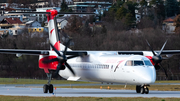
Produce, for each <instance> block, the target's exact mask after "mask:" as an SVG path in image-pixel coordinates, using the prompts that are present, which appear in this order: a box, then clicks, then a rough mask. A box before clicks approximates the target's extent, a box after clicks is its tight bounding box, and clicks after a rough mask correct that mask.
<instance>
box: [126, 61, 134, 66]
mask: <svg viewBox="0 0 180 101" xmlns="http://www.w3.org/2000/svg"><path fill="white" fill-rule="evenodd" d="M125 66H133V61H127V62H126V64H125Z"/></svg>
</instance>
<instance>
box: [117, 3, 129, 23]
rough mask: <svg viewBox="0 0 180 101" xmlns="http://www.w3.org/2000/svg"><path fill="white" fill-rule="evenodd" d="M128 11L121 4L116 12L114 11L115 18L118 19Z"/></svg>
mask: <svg viewBox="0 0 180 101" xmlns="http://www.w3.org/2000/svg"><path fill="white" fill-rule="evenodd" d="M127 12H128V10H127V9H126V8H124V7H123V6H122V7H120V8H119V9H118V10H117V12H116V19H118V20H120V19H122V18H123V17H125V16H126V13H127Z"/></svg>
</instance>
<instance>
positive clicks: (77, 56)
mask: <svg viewBox="0 0 180 101" xmlns="http://www.w3.org/2000/svg"><path fill="white" fill-rule="evenodd" d="M78 56H79V55H73V56H69V57H67V59H71V58H75V57H78Z"/></svg>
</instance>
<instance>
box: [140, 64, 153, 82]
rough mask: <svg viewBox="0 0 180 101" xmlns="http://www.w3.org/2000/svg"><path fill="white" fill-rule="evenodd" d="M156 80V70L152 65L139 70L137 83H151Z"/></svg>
mask: <svg viewBox="0 0 180 101" xmlns="http://www.w3.org/2000/svg"><path fill="white" fill-rule="evenodd" d="M155 80H156V70H155V68H154V67H153V66H152V67H144V69H143V70H141V73H140V72H139V80H138V81H139V83H141V84H151V83H154V82H155Z"/></svg>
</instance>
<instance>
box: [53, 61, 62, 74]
mask: <svg viewBox="0 0 180 101" xmlns="http://www.w3.org/2000/svg"><path fill="white" fill-rule="evenodd" d="M60 69H61V63H59V64H58V66H57V69H56V72H55V74H54V77H57V75H58V73H59V70H60Z"/></svg>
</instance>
